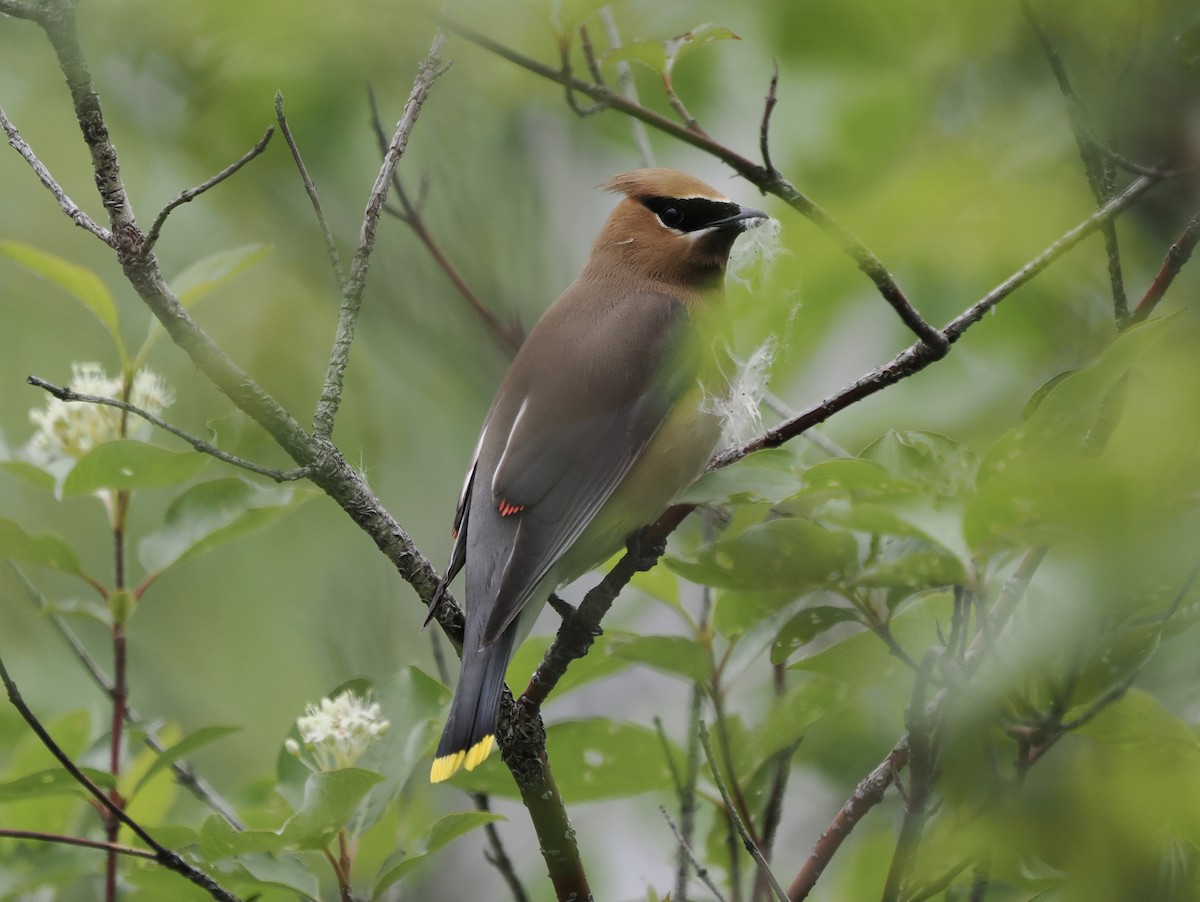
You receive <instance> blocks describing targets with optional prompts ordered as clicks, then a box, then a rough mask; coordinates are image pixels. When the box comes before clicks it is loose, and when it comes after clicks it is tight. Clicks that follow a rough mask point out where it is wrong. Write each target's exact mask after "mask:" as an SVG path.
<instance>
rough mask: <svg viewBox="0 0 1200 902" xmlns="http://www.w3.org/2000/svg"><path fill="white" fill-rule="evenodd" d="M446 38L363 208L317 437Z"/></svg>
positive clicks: (337, 390) (330, 413) (329, 423)
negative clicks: (386, 209)
mask: <svg viewBox="0 0 1200 902" xmlns="http://www.w3.org/2000/svg"><path fill="white" fill-rule="evenodd" d="M445 44H446V34H445V32H444V31H442V30H441V29H438V31H437V33H436V34H434V36H433V43H432V44H431V45H430V47H429V53H428V54H427V55H426V57H425V59H424V60H423V61H422V62H421V65H420V68H419V70H418V72H417V77H416V80H415V81H414V82H413V87H412V91H411V92H410V93H409V95H408V103H406V104H405V106H404V114H403V115H402V116H401V117H400V121H399V122H398V123H397V124H396V132H395V134H394V135H392V140H391V142H390V143H389V144H388V150H387V153H386V154H385V155H384V158H383V165H382V166H380V167H379V173H378V175H376V176H375V184H374V185H373V186H372V188H371V194H370V196H369V197H368V199H367V207H366V210H365V211H364V212H363V222H362V229H361V231H360V232H359V238H358V249H357V250H356V251H355V253H354V260H353V261H352V262H351V264H350V276H349V278H348V279H347V280H346V284H345V286H344V287H343V289H342V306H341V310H340V311H339V313H338V325H337V334H336V336H335V337H334V340H333V349H332V351H331V352H330V354H329V366H328V367H327V369H326V371H325V384H324V387H323V388H322V389H321V399H320V400H319V401H318V402H317V410H316V413H315V415H314V416H313V433H314V434H315V435H316V436H317V437H318V438H328V437H329V436H330V435H332V434H333V423H334V420H335V419H336V417H337V410H338V405H339V404H340V403H341V398H342V382H343V380H344V378H345V375H346V367H347V366H348V365H349V362H350V346H351V345H352V344H353V343H354V330H355V327H356V326H357V324H358V312H359V310H360V309H361V308H362V299H363V291H364V289H365V288H366V284H367V269H368V267H369V266H370V262H371V251H372V250H374V249H375V231H376V229H377V227H378V225H379V215H380V213H381V212H382V211H383V204H384V201H385V200H387V194H388V190H389V189H390V188H391V185H392V174H393V173H394V172H395V171H396V166H397V164H398V163H399V162H400V157H401V156H402V155H403V154H404V149H405V147H407V146H408V136H409V135H410V134H412V130H413V126H415V125H416V124H417V116H418V115H419V114H420V112H421V106H422V105H423V104H424V103H425V99H426V98H427V97H428V96H429V91H430V89H431V88H432V87H433V83H434V82H435V81H436V80H437V79H438V77H439V76H440V75H441V74H442V73H443V72H444V71H445V69H444V68H443V67H442V64H441V57H442V48H443V47H444V46H445Z"/></svg>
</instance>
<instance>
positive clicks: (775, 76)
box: [758, 60, 779, 175]
mask: <svg viewBox="0 0 1200 902" xmlns="http://www.w3.org/2000/svg"><path fill="white" fill-rule="evenodd" d="M778 87H779V60H774V61H772V63H771V86H770V87H769V88H767V99H766V100H765V101H764V102H763V114H762V124H761V125H759V127H758V150H759V153H761V154H762V161H763V166H764V167H765V168H766V170H767V172H769V173H771V174H772V175H778V173H779V170H777V169H776V168H775V164H774V163H772V162H771V113H772V112H774V110H775V104H776V102H777V100H776V97H775V89H776V88H778Z"/></svg>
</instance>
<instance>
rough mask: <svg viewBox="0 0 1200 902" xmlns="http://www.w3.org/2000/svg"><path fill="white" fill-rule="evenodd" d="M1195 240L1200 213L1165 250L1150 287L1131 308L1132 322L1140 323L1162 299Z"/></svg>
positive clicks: (1198, 239) (1199, 236)
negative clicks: (1165, 254)
mask: <svg viewBox="0 0 1200 902" xmlns="http://www.w3.org/2000/svg"><path fill="white" fill-rule="evenodd" d="M1197 242H1200V213H1197V214H1196V215H1195V216H1193V217H1192V218H1191V219H1190V220H1189V221H1188V224H1187V226H1186V227H1185V228H1184V230H1183V234H1182V235H1180V236H1179V237H1178V238H1177V239H1176V240H1175V243H1174V244H1172V245H1171V247H1170V249H1169V250H1168V251H1167V256H1166V259H1165V260H1163V263H1162V266H1161V267H1159V270H1158V274H1157V275H1155V277H1154V281H1153V282H1151V283H1150V287H1149V288H1147V289H1146V293H1145V294H1144V295H1143V296H1142V299H1141V300H1140V301H1138V305H1137V307H1135V308H1134V310H1133V316H1132V317H1131V321H1132V322H1135V323H1140V322H1141V321H1142V320H1144V319H1145V318H1146V317H1147V316H1149V315H1150V313H1151V312H1152V311H1153V310H1154V308H1155V307H1157V306H1158V302H1159V301H1161V300H1162V299H1163V295H1165V294H1166V293H1167V289H1168V288H1170V287H1171V283H1172V282H1174V281H1175V277H1176V276H1177V275H1179V273H1180V271H1181V270H1182V269H1183V266H1184V264H1185V263H1187V262H1188V260H1189V259H1191V256H1192V251H1194V250H1195V249H1196V244H1197Z"/></svg>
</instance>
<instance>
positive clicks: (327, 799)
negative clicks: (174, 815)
mask: <svg viewBox="0 0 1200 902" xmlns="http://www.w3.org/2000/svg"><path fill="white" fill-rule="evenodd" d="M383 779H384V778H383V777H382V776H381V775H379V774H377V773H374V772H372V771H368V770H362V769H361V768H357V767H349V768H345V769H343V770H335V771H328V772H322V773H316V774H311V775H310V776H309V778H308V781H307V782H306V783H305V786H304V799H303V803H302V804H301V806H300V810H299V811H297V812H296V813H295V815H293V816H292V817H291V818H289V819H288V821H287V822H286V823H285V824H284V825H283V827H282V829H280V830H278V831H272V830H235V829H234V828H233V827H232V826H231V825H230V824H229V822H228V821H226V820H225V819H224V818H223V817H221V816H220V815H213V816H211V817H209V818H208V819H207V820H205V822H204V824H203V826H202V827H201V828H200V849H201V851H202V852H203V853H204V856H205V857H206V858H208V859H209V860H210V861H216V860H219V859H222V858H232V857H237V856H243V855H251V854H255V853H260V852H279V851H297V850H302V849H322V848H324V847H325V845H326V843H328V842H329V841H330V839H331V838H332V837H333V836H335V835H337V833H338V832H339V831H341V830H344V829H346V827H347V826H348V825H349V824H350V822H351V820H352V819H353V818H354V816H355V814H356V812H357V810H358V806H359V805H360V804H361V803H362V801H363V799H364V798H365V797H366V795H367V793H369V792H370V791H371V790H372V788H374V787H375V786H378V785H379V784H380V783H381V782H383Z"/></svg>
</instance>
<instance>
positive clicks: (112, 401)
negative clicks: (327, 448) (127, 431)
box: [25, 376, 309, 482]
mask: <svg viewBox="0 0 1200 902" xmlns="http://www.w3.org/2000/svg"><path fill="white" fill-rule="evenodd" d="M25 381H26V382H28V383H29V384H30V385H35V386H37V387H38V388H42V389H45V390H46V391H48V392H49V393H50V394H51V395H53V396H54V397H56V398H58V400H60V401H66V402H68V403H70V402H79V403H82V404H100V405H102V406H104V407H115V408H117V409H118V410H124V411H127V412H129V413H132V414H134V415H136V416H139V417H141V418H142V419H143V420H145V421H146V422H147V423H150V424H151V425H153V426H157V427H158V428H159V429H162V430H164V431H166V432H169V433H171V435H174V436H176V437H177V438H181V439H183V440H184V441H185V442H187V443H188V444H189V445H191V446H192V447H193V448H195V449H196V450H197V451H199V452H200V453H201V454H207V455H209V456H210V457H215V458H216V459H217V460H219V461H222V462H224V463H227V464H231V465H232V466H235V467H239V468H241V469H243V470H249V471H250V472H251V473H257V474H258V475H259V476H266V477H267V478H268V479H273V480H275V482H294V481H295V480H297V479H303V478H304V477H306V476H307V475H308V474H309V470H308V468H307V467H297V468H296V469H293V470H275V469H272V468H271V467H264V466H263V465H262V464H256V463H255V462H254V461H252V460H246V459H245V458H242V457H238V456H237V455H236V454H230V453H229V452H228V451H222V450H221V449H220V448H218V447H217V446H216V445H212V444H210V443H208V442H206V441H204V439H202V438H200V437H198V436H195V435H192V434H191V433H190V432H185V431H184V430H182V429H180V428H179V427H178V426H175V425H172V424H171V423H169V422H167V421H166V420H164V419H163V418H162V417H160V416H157V415H155V414H152V413H150V411H148V410H143V409H142V408H140V407H138V406H137V405H135V404H130V403H129V402H128V401H120V400H117V399H116V398H105V397H103V396H101V395H83V394H80V393H79V392H77V391H74V390H73V389H71V388H68V387H67V386H62V385H55V384H53V383H51V382H47V381H46V380H45V379H42V378H41V377H40V376H27V377H26V379H25Z"/></svg>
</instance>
